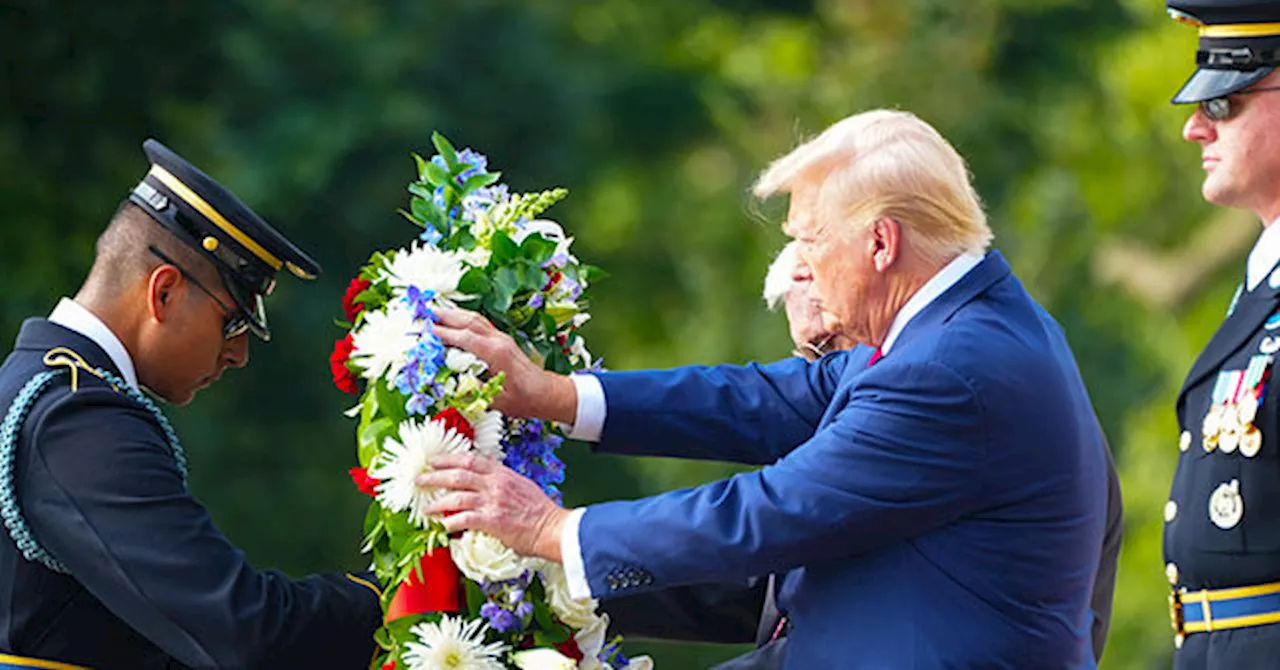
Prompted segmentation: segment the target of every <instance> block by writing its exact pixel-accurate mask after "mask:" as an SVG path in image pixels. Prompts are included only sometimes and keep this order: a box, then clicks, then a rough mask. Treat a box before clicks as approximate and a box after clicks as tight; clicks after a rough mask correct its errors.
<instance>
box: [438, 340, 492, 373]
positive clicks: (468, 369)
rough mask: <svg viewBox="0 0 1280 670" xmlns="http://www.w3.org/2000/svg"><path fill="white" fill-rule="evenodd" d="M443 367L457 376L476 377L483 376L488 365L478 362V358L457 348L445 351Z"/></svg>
mask: <svg viewBox="0 0 1280 670" xmlns="http://www.w3.org/2000/svg"><path fill="white" fill-rule="evenodd" d="M444 366H445V367H447V368H449V369H450V370H453V371H454V372H457V373H459V374H461V373H468V374H472V375H476V376H479V375H482V374H484V372H485V371H486V370H488V369H489V365H488V364H487V363H485V362H484V361H482V360H480V357H479V356H476V355H475V354H473V353H471V352H469V351H465V350H462V349H458V348H457V347H449V348H447V349H445V351H444Z"/></svg>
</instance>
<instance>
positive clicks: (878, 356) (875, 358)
mask: <svg viewBox="0 0 1280 670" xmlns="http://www.w3.org/2000/svg"><path fill="white" fill-rule="evenodd" d="M881 358H884V354H882V353H880V347H876V351H875V353H873V354H871V358H870V359H869V360H867V367H871V366H873V365H875V364H876V361H878V360H880V359H881Z"/></svg>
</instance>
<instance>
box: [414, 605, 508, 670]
mask: <svg viewBox="0 0 1280 670" xmlns="http://www.w3.org/2000/svg"><path fill="white" fill-rule="evenodd" d="M488 631H489V627H488V626H487V625H485V624H484V621H483V620H482V619H472V620H471V621H466V622H463V621H462V620H461V619H459V618H457V617H451V616H449V615H447V614H446V615H445V616H444V618H443V619H441V620H440V623H425V622H424V623H420V624H418V625H416V626H414V627H412V628H410V629H409V632H410V633H412V634H413V635H414V637H416V638H417V639H416V640H414V641H412V642H409V643H407V644H405V652H404V655H403V656H401V657H400V660H401V661H403V662H404V664H405V667H406V668H408V670H504V668H505V666H504V665H503V664H502V661H501V660H500V659H501V658H502V656H503V655H504V654H506V653H507V646H506V645H505V644H502V643H501V642H491V643H489V644H485V643H484V636H485V633H487V632H488Z"/></svg>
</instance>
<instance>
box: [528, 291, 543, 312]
mask: <svg viewBox="0 0 1280 670" xmlns="http://www.w3.org/2000/svg"><path fill="white" fill-rule="evenodd" d="M544 300H545V299H544V298H543V297H542V294H541V293H534V294H533V295H531V296H529V302H527V303H525V304H526V305H528V306H529V307H532V308H534V309H537V308H539V307H541V306H542V303H543V302H544Z"/></svg>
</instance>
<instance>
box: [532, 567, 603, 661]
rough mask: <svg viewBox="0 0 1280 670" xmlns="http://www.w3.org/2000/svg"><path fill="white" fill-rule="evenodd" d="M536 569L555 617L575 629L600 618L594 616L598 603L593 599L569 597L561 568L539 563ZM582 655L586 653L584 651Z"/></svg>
mask: <svg viewBox="0 0 1280 670" xmlns="http://www.w3.org/2000/svg"><path fill="white" fill-rule="evenodd" d="M537 569H538V574H540V575H541V576H542V586H543V588H545V589H546V591H547V605H548V606H549V607H550V608H551V611H552V613H554V614H555V615H556V617H558V618H559V619H560V620H561V621H563V622H565V623H567V624H569V625H570V626H572V627H573V628H575V629H582V628H587V627H589V626H591V625H592V624H593V623H596V621H597V620H598V619H599V618H600V617H597V616H596V607H597V606H598V605H599V602H598V601H596V600H595V599H594V598H582V599H576V598H572V597H570V596H569V582H568V580H567V579H565V576H564V567H563V566H561V565H560V564H559V563H553V562H551V561H541V562H540V563H539V564H538V566H537ZM583 653H584V654H585V653H586V650H585V649H584V650H583Z"/></svg>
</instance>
